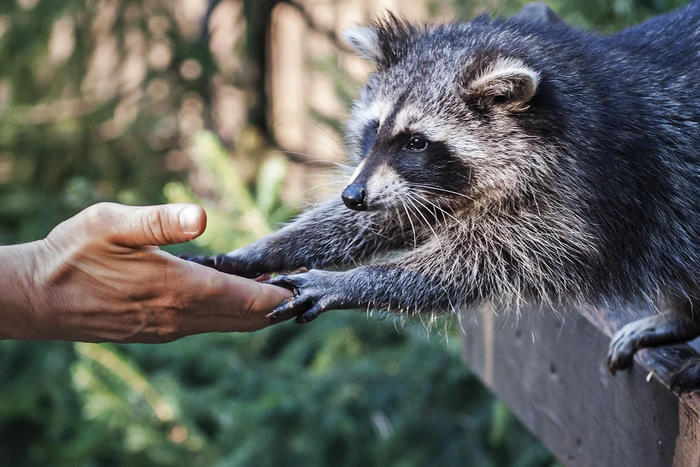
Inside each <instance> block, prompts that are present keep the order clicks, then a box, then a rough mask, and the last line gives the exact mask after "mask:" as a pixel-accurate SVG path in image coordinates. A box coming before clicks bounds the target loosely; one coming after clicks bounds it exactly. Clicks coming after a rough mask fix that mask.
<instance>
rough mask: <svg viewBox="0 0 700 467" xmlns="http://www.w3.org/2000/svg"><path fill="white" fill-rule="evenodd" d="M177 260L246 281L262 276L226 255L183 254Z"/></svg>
mask: <svg viewBox="0 0 700 467" xmlns="http://www.w3.org/2000/svg"><path fill="white" fill-rule="evenodd" d="M178 258H181V259H184V260H187V261H191V262H193V263H197V264H201V265H203V266H207V267H209V268H213V269H216V270H217V271H220V272H224V273H226V274H233V275H235V276H241V277H246V278H248V279H254V278H256V277H258V276H260V275H261V274H262V273H261V272H258V271H254V270H252V269H251V268H249V267H247V266H246V265H245V264H242V263H241V262H240V261H237V260H236V259H235V258H233V257H231V256H228V255H216V256H205V255H190V254H186V253H184V254H181V255H178Z"/></svg>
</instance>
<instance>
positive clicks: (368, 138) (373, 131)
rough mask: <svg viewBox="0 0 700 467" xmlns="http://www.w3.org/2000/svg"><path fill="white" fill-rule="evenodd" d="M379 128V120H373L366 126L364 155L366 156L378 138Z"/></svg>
mask: <svg viewBox="0 0 700 467" xmlns="http://www.w3.org/2000/svg"><path fill="white" fill-rule="evenodd" d="M378 129H379V121H377V120H372V121H371V122H369V123H368V124H367V126H365V131H364V133H363V134H362V157H365V156H366V155H367V153H368V152H369V150H370V149H372V146H374V142H375V141H376V140H377V130H378Z"/></svg>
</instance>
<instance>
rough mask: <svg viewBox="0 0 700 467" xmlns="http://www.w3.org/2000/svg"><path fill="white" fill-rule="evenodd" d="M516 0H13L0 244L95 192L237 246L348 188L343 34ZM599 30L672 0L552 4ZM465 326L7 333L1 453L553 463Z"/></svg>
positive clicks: (0, 157) (511, 5)
mask: <svg viewBox="0 0 700 467" xmlns="http://www.w3.org/2000/svg"><path fill="white" fill-rule="evenodd" d="M525 3H527V2H526V1H524V0H379V1H376V0H294V1H289V0H258V1H254V0H219V1H216V0H129V1H128V0H62V1H56V0H2V1H0V243H15V242H21V241H30V240H34V239H38V238H42V237H43V236H45V235H46V234H47V233H48V232H49V231H50V229H51V228H52V227H53V226H55V225H56V224H57V223H58V222H60V221H62V220H64V219H66V218H68V217H70V216H71V215H73V214H74V213H76V212H78V211H79V210H81V209H83V208H84V207H86V206H88V205H90V204H93V203H95V202H97V201H104V200H112V201H119V202H122V203H128V204H153V203H162V202H168V201H194V202H197V203H200V204H202V205H203V206H204V207H205V208H206V209H207V212H208V214H209V228H208V230H207V233H206V234H205V235H203V236H202V238H201V239H198V240H197V241H196V242H195V243H194V244H188V245H183V246H178V247H174V248H171V249H170V251H172V252H179V251H188V252H194V251H202V252H209V253H214V252H215V253H219V252H224V251H229V250H232V249H234V248H236V247H239V246H242V245H245V244H247V243H249V242H251V241H252V240H254V239H255V238H258V237H260V236H263V235H265V234H267V233H269V232H271V231H272V230H274V229H275V228H277V227H278V226H279V225H280V223H282V222H285V221H287V220H289V219H290V218H292V217H293V216H294V214H295V213H297V212H299V211H300V210H301V209H303V207H304V206H305V205H308V204H312V203H315V202H317V201H318V200H319V199H321V198H323V197H324V196H328V194H329V193H332V192H333V191H334V190H337V189H338V188H339V187H340V185H338V184H336V182H334V181H333V180H334V178H333V176H332V175H333V172H334V169H335V168H336V166H337V164H338V163H343V161H344V155H343V147H342V122H343V120H344V118H345V116H346V114H347V111H348V110H347V109H348V105H349V103H350V102H351V100H352V99H353V97H354V96H355V95H356V92H357V91H356V89H357V87H358V85H359V84H361V83H362V81H363V79H364V77H365V76H366V75H367V73H368V72H369V71H370V69H369V68H368V66H367V64H365V63H364V62H362V61H361V60H359V59H358V58H356V57H353V56H352V55H351V54H349V53H348V52H347V49H346V47H345V46H344V45H343V44H342V42H341V41H340V40H339V38H338V36H337V33H338V31H340V30H342V29H343V28H345V27H348V26H352V25H354V24H358V23H365V22H367V21H369V20H371V19H372V18H375V17H377V16H378V15H381V14H382V12H383V11H386V10H390V11H393V12H395V13H398V14H400V15H403V16H405V17H407V18H410V19H414V20H419V21H425V20H434V21H446V20H451V19H469V18H471V17H473V16H475V15H477V14H480V13H483V12H489V13H492V14H496V15H505V16H509V15H511V14H513V13H514V12H515V11H517V10H518V9H519V8H520V7H521V6H522V5H524V4H525ZM548 3H549V5H550V6H551V7H552V8H553V9H554V10H555V11H557V12H559V13H560V14H561V15H562V16H563V17H564V18H565V19H566V20H567V21H568V22H570V23H572V24H574V25H576V26H577V27H582V28H587V29H595V30H599V31H603V32H611V31H615V30H618V29H620V28H622V27H625V26H628V25H631V24H634V23H636V22H638V21H640V20H642V19H644V18H646V17H648V16H651V15H655V14H658V13H661V12H664V11H667V10H669V9H672V8H675V7H677V6H679V5H681V4H683V3H685V2H683V1H680V0H553V1H551V2H548ZM458 329H459V325H458V323H456V322H451V321H444V322H440V323H438V324H437V325H436V324H432V325H428V324H426V323H421V322H420V321H416V322H410V321H408V322H406V321H395V320H392V319H389V318H384V319H378V318H372V317H368V316H366V315H365V314H363V313H352V312H333V313H328V314H326V315H324V316H323V317H322V318H321V319H318V320H317V321H315V322H314V323H313V324H311V325H307V326H297V325H295V324H293V323H285V324H282V325H280V326H276V327H274V328H271V329H268V330H265V331H262V332H258V333H255V334H251V335H242V334H231V335H207V336H194V337H190V338H186V339H183V340H181V341H178V342H175V343H172V344H167V345H159V346H148V345H128V346H115V345H90V344H80V343H78V344H71V343H56V342H49V343H27V342H11V341H5V342H0V465H2V466H5V465H7V466H299V465H307V466H330V465H332V466H372V465H382V466H407V467H408V466H442V465H450V466H454V465H464V466H523V467H525V466H550V465H555V460H554V459H553V458H552V457H551V456H550V454H549V453H548V452H547V451H546V450H545V449H544V448H543V447H542V446H541V445H540V444H539V443H538V442H537V441H536V440H535V439H534V438H533V437H532V436H531V435H530V434H529V433H527V432H526V431H525V430H524V429H523V428H522V426H521V425H520V424H519V423H518V422H517V420H515V419H514V417H513V416H512V415H511V414H510V413H509V412H508V410H507V409H506V408H505V407H504V406H503V404H502V403H500V402H498V401H497V400H495V399H494V398H493V397H492V396H491V395H490V394H489V393H488V391H487V390H485V389H484V388H483V387H482V385H481V384H480V383H479V382H478V381H477V380H476V379H475V377H473V376H472V375H471V374H470V372H469V370H468V369H467V368H466V367H465V366H464V365H463V363H462V362H461V359H460V346H459V339H458V337H457V336H458Z"/></svg>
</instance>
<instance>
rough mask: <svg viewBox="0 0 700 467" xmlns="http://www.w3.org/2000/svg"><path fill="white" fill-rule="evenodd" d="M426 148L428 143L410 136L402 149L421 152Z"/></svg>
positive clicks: (421, 138)
mask: <svg viewBox="0 0 700 467" xmlns="http://www.w3.org/2000/svg"><path fill="white" fill-rule="evenodd" d="M427 147H428V141H427V140H426V139H425V138H423V137H421V136H411V139H409V140H408V142H407V143H406V146H404V148H405V149H406V150H407V151H414V152H421V151H425V149H426V148H427Z"/></svg>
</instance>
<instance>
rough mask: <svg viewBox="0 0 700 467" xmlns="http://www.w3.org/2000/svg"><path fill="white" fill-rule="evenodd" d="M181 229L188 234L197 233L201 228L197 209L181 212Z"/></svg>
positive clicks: (187, 209)
mask: <svg viewBox="0 0 700 467" xmlns="http://www.w3.org/2000/svg"><path fill="white" fill-rule="evenodd" d="M180 227H182V231H183V232H185V233H188V234H193V233H197V230H198V228H199V213H198V212H197V210H196V209H195V208H185V209H183V210H182V211H180Z"/></svg>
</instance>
